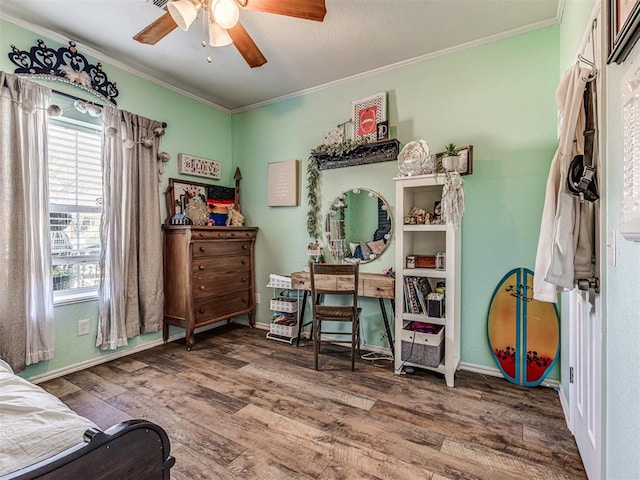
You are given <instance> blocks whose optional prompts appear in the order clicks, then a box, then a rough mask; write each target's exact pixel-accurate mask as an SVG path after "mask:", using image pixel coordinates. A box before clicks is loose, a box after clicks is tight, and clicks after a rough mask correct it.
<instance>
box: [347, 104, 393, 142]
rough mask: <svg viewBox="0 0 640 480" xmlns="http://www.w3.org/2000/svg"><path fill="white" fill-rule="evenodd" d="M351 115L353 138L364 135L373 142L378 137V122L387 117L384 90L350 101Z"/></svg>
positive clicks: (356, 138)
mask: <svg viewBox="0 0 640 480" xmlns="http://www.w3.org/2000/svg"><path fill="white" fill-rule="evenodd" d="M351 117H352V120H353V140H358V139H360V138H365V137H366V138H368V139H369V141H372V142H375V141H376V140H377V139H378V124H379V123H382V122H384V121H385V120H386V119H387V94H386V92H380V93H376V94H375V95H371V96H370V97H365V98H361V99H360V100H355V101H353V102H351Z"/></svg>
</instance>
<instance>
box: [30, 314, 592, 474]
mask: <svg viewBox="0 0 640 480" xmlns="http://www.w3.org/2000/svg"><path fill="white" fill-rule="evenodd" d="M325 351H326V352H329V351H330V352H332V353H331V354H325V353H322V354H321V355H320V364H321V371H315V370H314V369H313V347H312V345H311V344H310V343H309V344H308V345H305V346H302V345H301V346H300V347H298V348H296V347H295V346H291V345H288V344H286V343H280V342H275V341H273V340H267V339H265V332H264V331H262V330H257V329H249V328H247V327H239V326H233V325H230V326H225V327H222V328H219V329H216V330H214V331H210V332H206V333H202V334H199V335H197V336H196V345H195V347H194V349H193V350H192V351H190V352H189V351H187V350H186V348H185V345H184V343H183V342H182V343H181V342H174V343H169V344H167V345H163V346H161V347H156V348H153V349H151V350H147V351H144V352H140V353H137V354H134V355H131V356H128V357H125V358H121V359H118V360H115V361H112V362H110V363H107V364H102V365H98V366H95V367H92V368H89V369H87V370H83V371H80V372H77V373H73V374H70V375H67V376H65V377H61V378H58V379H55V380H51V381H49V382H45V383H42V384H41V386H42V387H44V388H45V389H46V390H48V391H49V392H51V393H53V394H55V395H57V396H58V397H60V398H61V399H62V400H63V401H64V402H65V403H67V404H68V405H69V406H70V407H71V408H72V409H73V410H75V411H77V412H78V413H80V414H81V415H84V416H86V417H88V418H90V419H91V420H93V421H94V422H95V423H97V424H98V425H99V426H100V427H101V428H108V427H110V426H112V425H113V424H115V423H117V422H120V421H123V420H127V419H130V418H145V419H148V420H151V421H153V422H156V423H158V424H160V425H162V426H163V427H164V428H165V429H166V430H167V433H168V434H169V438H170V440H171V448H172V452H171V453H172V454H173V455H174V456H175V458H176V465H175V467H174V468H173V470H172V478H174V479H177V480H183V479H184V480H186V479H189V480H192V479H230V478H234V479H236V478H240V479H274V480H280V479H312V478H313V479H321V480H340V479H344V480H346V479H349V480H351V479H399V480H408V479H420V480H423V479H434V480H441V479H454V478H455V479H491V480H500V479H514V478H517V479H545V480H546V479H581V478H586V475H585V472H584V469H583V467H582V463H581V461H580V456H579V454H578V451H577V448H576V445H575V442H574V440H573V437H572V436H571V434H570V433H569V431H568V429H567V427H566V424H565V420H564V417H563V415H562V410H561V407H560V402H559V399H558V394H557V393H556V392H555V391H553V390H552V389H549V388H542V387H540V388H532V389H530V388H523V387H518V386H515V385H512V384H510V383H508V382H507V381H505V380H503V379H500V378H493V377H485V376H483V375H479V374H475V373H471V372H464V371H461V372H458V373H457V375H456V386H455V388H448V387H446V385H445V383H444V379H443V378H440V377H438V376H437V375H434V374H431V373H429V372H422V371H421V372H416V373H415V374H411V375H403V376H396V375H394V373H393V367H392V365H391V362H389V361H379V362H377V363H378V365H373V364H372V363H371V362H365V361H359V362H358V363H357V364H356V372H351V370H350V362H349V360H348V358H349V357H348V350H346V349H345V348H342V347H338V346H335V347H334V346H328V347H325Z"/></svg>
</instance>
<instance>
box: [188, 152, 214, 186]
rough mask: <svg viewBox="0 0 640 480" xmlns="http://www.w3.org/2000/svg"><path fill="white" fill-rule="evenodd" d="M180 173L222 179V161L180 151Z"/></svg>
mask: <svg viewBox="0 0 640 480" xmlns="http://www.w3.org/2000/svg"><path fill="white" fill-rule="evenodd" d="M178 173H180V174H182V175H195V176H197V177H207V178H212V179H215V180H220V162H216V161H215V160H209V159H206V158H200V157H196V156H195V155H189V154H188V153H179V154H178Z"/></svg>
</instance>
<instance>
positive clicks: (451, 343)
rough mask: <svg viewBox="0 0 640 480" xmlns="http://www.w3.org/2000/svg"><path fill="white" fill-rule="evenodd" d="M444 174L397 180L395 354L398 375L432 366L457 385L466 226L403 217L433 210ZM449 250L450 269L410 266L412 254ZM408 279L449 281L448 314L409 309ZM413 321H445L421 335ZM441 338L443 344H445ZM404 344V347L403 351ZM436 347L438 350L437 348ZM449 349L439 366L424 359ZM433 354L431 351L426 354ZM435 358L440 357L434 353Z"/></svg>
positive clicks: (447, 266) (452, 384)
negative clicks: (408, 221) (415, 210)
mask: <svg viewBox="0 0 640 480" xmlns="http://www.w3.org/2000/svg"><path fill="white" fill-rule="evenodd" d="M445 178H446V177H445V176H444V175H443V174H439V175H437V174H436V175H419V176H414V177H397V178H395V179H394V180H395V182H396V212H397V214H396V216H395V218H396V228H395V231H396V235H397V237H396V270H397V272H398V273H397V276H396V292H395V294H396V295H395V297H396V298H395V301H396V309H395V310H396V322H395V325H396V332H395V333H396V348H395V350H396V355H395V373H396V374H401V373H403V371H404V369H405V368H406V367H414V368H415V367H417V368H423V369H427V370H432V371H435V372H438V373H441V374H443V375H444V377H445V380H446V383H447V386H449V387H453V386H454V376H455V372H456V370H457V369H458V367H459V364H460V283H461V282H460V263H461V262H460V239H461V230H460V229H455V228H454V227H453V226H452V225H449V224H446V225H445V224H431V225H415V224H412V225H405V224H404V217H405V216H406V215H407V214H408V213H409V211H410V210H411V208H412V207H417V208H423V209H425V210H427V211H430V212H432V211H433V210H434V205H435V202H437V201H440V200H441V198H442V188H443V186H444V182H445ZM436 252H445V270H436V269H432V268H406V257H407V256H408V255H434V254H435V253H436ZM405 277H426V278H427V279H428V280H429V284H430V285H431V287H432V289H434V290H435V287H436V285H437V283H438V282H442V281H444V282H445V286H446V295H445V313H444V316H443V317H442V318H440V317H430V316H428V315H427V314H424V313H407V312H408V308H407V307H406V305H405V303H406V300H405V293H404V283H405V282H404V279H405ZM411 322H423V323H430V324H433V325H442V326H443V332H442V333H440V334H438V335H431V334H428V333H418V332H414V331H413V330H411V329H409V328H408V327H409V325H410V323H411ZM440 342H441V343H440ZM403 343H404V346H405V351H403ZM434 349H435V350H434ZM438 349H444V353H443V355H442V357H441V360H440V362H439V364H437V365H435V364H433V363H430V362H428V361H425V360H424V358H425V357H427V356H429V357H431V358H432V359H433V358H434V355H433V354H436V353H438V354H439V352H440V350H438ZM425 353H428V354H429V355H424V354H425ZM435 358H436V362H437V361H438V358H440V357H439V355H435Z"/></svg>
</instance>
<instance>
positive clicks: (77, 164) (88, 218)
mask: <svg viewBox="0 0 640 480" xmlns="http://www.w3.org/2000/svg"><path fill="white" fill-rule="evenodd" d="M48 140H49V212H50V214H49V218H50V234H51V256H52V264H53V272H52V274H53V290H54V297H56V298H58V299H59V298H60V297H61V294H65V295H67V294H73V296H76V294H80V296H84V295H87V294H89V295H93V294H94V293H95V292H96V291H97V287H98V284H99V282H100V272H99V269H98V259H99V255H100V217H101V215H102V167H101V150H102V133H101V129H100V126H94V125H91V124H84V123H83V124H80V123H79V122H77V121H71V120H69V119H64V118H62V119H61V118H57V119H50V120H49V137H48Z"/></svg>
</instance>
